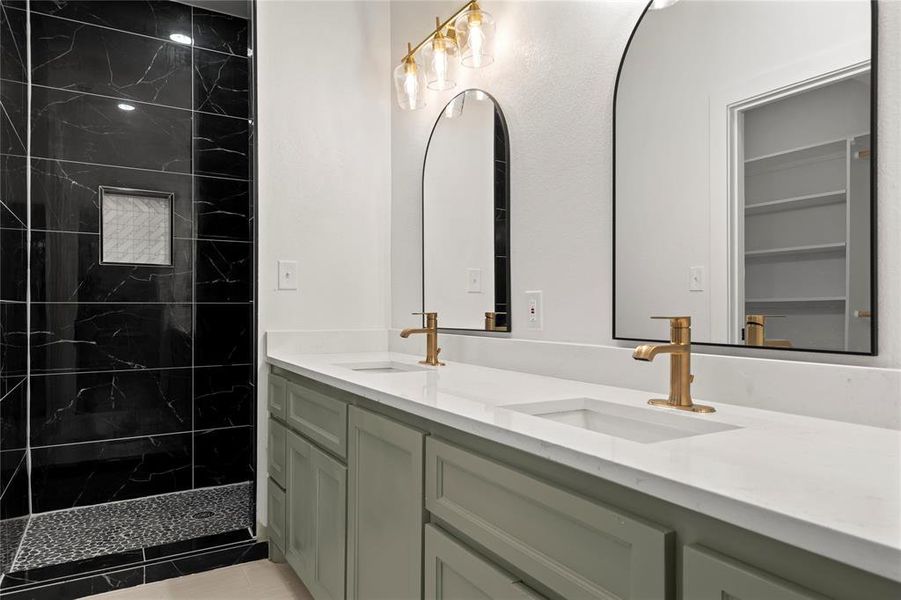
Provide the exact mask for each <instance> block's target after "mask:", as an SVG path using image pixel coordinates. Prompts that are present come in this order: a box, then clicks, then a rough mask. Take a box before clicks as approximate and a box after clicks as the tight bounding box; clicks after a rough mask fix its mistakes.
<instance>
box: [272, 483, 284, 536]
mask: <svg viewBox="0 0 901 600" xmlns="http://www.w3.org/2000/svg"><path fill="white" fill-rule="evenodd" d="M285 531H286V530H285V491H284V490H283V489H282V488H280V487H279V486H278V485H276V484H275V482H273V481H272V480H270V481H269V540H270V541H271V542H272V543H273V544H275V545H276V546H278V547H279V550H281V551H282V553H284V551H285Z"/></svg>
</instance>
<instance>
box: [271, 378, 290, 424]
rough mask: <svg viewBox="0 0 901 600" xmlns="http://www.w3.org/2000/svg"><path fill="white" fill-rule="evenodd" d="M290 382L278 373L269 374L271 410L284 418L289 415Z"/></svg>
mask: <svg viewBox="0 0 901 600" xmlns="http://www.w3.org/2000/svg"><path fill="white" fill-rule="evenodd" d="M287 395H288V382H287V381H286V380H285V379H283V378H281V377H279V376H278V375H273V374H272V373H270V374H269V412H270V413H272V416H274V417H278V418H279V419H284V418H285V417H286V416H287V411H286V409H285V407H286V406H287Z"/></svg>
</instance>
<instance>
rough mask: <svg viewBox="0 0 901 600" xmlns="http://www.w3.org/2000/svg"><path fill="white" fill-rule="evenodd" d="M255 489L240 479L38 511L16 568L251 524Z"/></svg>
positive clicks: (231, 529) (73, 559)
mask: <svg viewBox="0 0 901 600" xmlns="http://www.w3.org/2000/svg"><path fill="white" fill-rule="evenodd" d="M252 487H253V486H252V484H250V483H241V484H237V485H230V486H224V487H217V488H205V489H199V490H192V491H188V492H181V493H176V494H167V495H163V496H154V497H151V498H141V499H138V500H130V501H125V502H117V503H110V504H100V505H96V506H87V507H83V508H78V509H74V510H66V511H59V512H53V513H45V514H38V515H35V516H33V517H32V519H31V523H30V524H29V526H28V531H27V532H26V534H25V538H24V539H23V541H22V548H21V550H20V551H19V555H18V557H17V559H16V561H15V564H14V565H13V569H12V570H13V571H24V570H28V569H36V568H39V567H45V566H48V565H55V564H61V563H67V562H71V561H76V560H83V559H86V558H91V557H95V556H103V555H105V554H114V553H118V552H125V551H128V550H133V549H138V548H144V547H148V546H156V545H159V544H167V543H171V542H178V541H182V540H188V539H192V538H197V537H201V536H205V535H212V534H216V533H223V532H226V531H233V530H235V529H242V528H246V527H251V526H252V525H253V514H254V509H253V499H252V497H251V495H252ZM208 512H209V513H212V514H211V515H209V516H206V513H208Z"/></svg>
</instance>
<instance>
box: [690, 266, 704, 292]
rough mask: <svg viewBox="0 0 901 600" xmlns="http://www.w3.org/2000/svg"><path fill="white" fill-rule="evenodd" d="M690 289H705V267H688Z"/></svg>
mask: <svg viewBox="0 0 901 600" xmlns="http://www.w3.org/2000/svg"><path fill="white" fill-rule="evenodd" d="M688 291H689V292H703V291H704V267H689V268H688Z"/></svg>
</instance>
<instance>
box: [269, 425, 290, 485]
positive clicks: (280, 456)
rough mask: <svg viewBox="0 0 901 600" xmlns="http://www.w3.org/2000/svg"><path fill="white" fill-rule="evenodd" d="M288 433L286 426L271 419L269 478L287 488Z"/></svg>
mask: <svg viewBox="0 0 901 600" xmlns="http://www.w3.org/2000/svg"><path fill="white" fill-rule="evenodd" d="M287 433H288V431H287V430H286V429H285V427H284V425H282V424H281V423H279V422H278V421H276V420H275V419H269V444H268V456H269V476H270V477H272V479H274V480H275V482H276V483H277V484H279V485H280V486H282V487H285V483H286V482H285V472H286V465H285V456H286V450H285V449H286V443H285V436H286V435H287Z"/></svg>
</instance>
